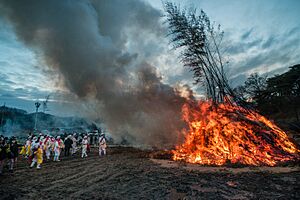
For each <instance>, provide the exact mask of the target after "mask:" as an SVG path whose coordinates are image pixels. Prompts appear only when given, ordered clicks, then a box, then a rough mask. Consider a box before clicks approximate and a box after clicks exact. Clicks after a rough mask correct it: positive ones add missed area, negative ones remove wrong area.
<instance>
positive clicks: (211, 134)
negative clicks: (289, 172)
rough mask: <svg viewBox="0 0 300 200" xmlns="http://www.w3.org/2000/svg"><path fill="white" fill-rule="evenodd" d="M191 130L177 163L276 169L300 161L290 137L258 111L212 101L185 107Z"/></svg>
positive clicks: (178, 150) (179, 149)
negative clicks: (269, 167)
mask: <svg viewBox="0 0 300 200" xmlns="http://www.w3.org/2000/svg"><path fill="white" fill-rule="evenodd" d="M182 113H183V120H184V121H185V122H186V123H187V124H188V127H189V128H188V129H185V130H183V131H184V134H185V135H186V138H185V142H184V144H182V145H180V146H177V147H176V149H175V150H173V159H174V160H183V161H186V162H189V163H197V164H204V165H224V164H226V163H228V162H229V163H233V164H234V163H240V164H246V165H269V166H274V165H276V164H278V163H280V162H286V161H291V160H295V159H299V152H300V150H299V149H298V148H297V147H296V145H295V144H294V143H293V142H291V141H290V140H289V138H288V136H287V134H286V133H285V132H284V131H283V130H281V129H280V128H279V127H277V126H276V125H275V124H273V123H272V122H271V121H269V120H267V119H266V118H265V117H263V116H262V115H260V114H258V113H257V112H254V111H252V112H249V111H247V110H245V109H243V108H242V107H240V106H237V105H232V104H229V103H222V104H219V105H217V106H213V104H212V102H210V101H199V102H198V103H194V104H192V103H190V104H185V105H184V106H183V107H182Z"/></svg>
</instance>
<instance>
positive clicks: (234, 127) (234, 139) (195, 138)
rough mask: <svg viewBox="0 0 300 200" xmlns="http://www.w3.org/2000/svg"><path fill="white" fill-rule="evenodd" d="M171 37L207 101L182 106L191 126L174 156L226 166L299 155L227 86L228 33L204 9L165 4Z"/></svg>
mask: <svg viewBox="0 0 300 200" xmlns="http://www.w3.org/2000/svg"><path fill="white" fill-rule="evenodd" d="M165 10H166V12H167V16H166V17H167V23H168V24H169V36H170V37H171V42H172V43H173V44H174V47H175V48H182V49H183V51H182V54H181V60H182V62H183V64H184V66H187V67H188V68H189V69H190V70H191V71H192V72H193V73H194V79H195V83H200V84H202V85H203V86H204V87H205V89H206V97H207V99H208V100H207V101H199V102H190V103H186V104H185V105H184V106H183V107H182V113H183V120H184V121H185V122H186V123H187V125H188V129H186V130H183V132H184V134H185V135H186V138H185V142H184V144H182V145H180V146H178V147H177V148H176V149H175V150H174V151H173V159H174V160H184V161H186V162H190V163H198V164H208V165H224V164H225V163H227V162H229V163H240V164H247V165H262V164H266V165H270V166H274V165H276V164H277V163H279V162H286V161H291V160H295V159H299V152H300V151H299V150H298V149H297V147H296V145H295V144H294V143H292V142H291V141H290V140H289V138H288V136H287V134H286V133H285V132H284V131H282V130H281V129H280V128H278V127H277V126H276V125H275V124H273V123H272V122H271V121H269V120H267V119H266V118H265V117H263V116H262V115H260V114H258V112H256V111H254V110H253V109H251V108H250V107H249V106H248V105H247V103H246V102H244V101H243V100H242V99H241V98H240V97H239V96H237V95H236V94H235V93H234V92H233V90H232V89H231V87H230V85H229V84H228V81H227V78H226V75H225V73H224V70H223V61H222V55H221V53H220V44H221V42H222V38H223V32H222V31H221V30H220V26H218V27H217V28H215V27H214V26H213V25H212V24H211V23H210V20H209V18H208V16H207V15H206V13H205V12H204V11H202V10H201V11H200V14H199V15H197V12H196V9H193V10H192V9H191V10H190V11H186V10H180V8H179V7H178V6H176V5H174V4H173V3H170V2H166V3H165Z"/></svg>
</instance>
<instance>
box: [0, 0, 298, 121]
mask: <svg viewBox="0 0 300 200" xmlns="http://www.w3.org/2000/svg"><path fill="white" fill-rule="evenodd" d="M1 1H2V0H0V3H1ZM134 1H136V0H134ZM101 2H102V1H99V5H100V6H101ZM122 2H125V4H126V2H131V1H130V0H128V1H125V0H124V1H122ZM143 2H144V3H145V5H146V6H147V7H149V8H151V12H154V11H156V10H157V13H160V14H161V15H163V7H162V1H161V0H147V1H146V0H145V1H143ZM174 2H175V3H179V4H180V6H181V7H182V8H185V7H186V8H189V7H190V6H193V7H196V8H197V9H199V10H200V9H203V10H204V11H205V12H206V13H207V15H208V16H209V17H210V19H211V21H213V22H215V23H216V24H220V25H221V27H222V29H223V30H224V32H225V35H224V43H223V49H222V50H223V51H224V58H225V60H226V61H228V65H227V67H226V73H227V76H228V77H229V82H230V84H231V85H232V86H237V85H239V84H242V83H243V81H245V79H246V78H247V77H248V76H249V74H251V73H255V72H256V73H259V74H261V75H267V76H268V77H271V76H273V75H274V74H280V73H283V72H285V71H287V70H288V67H289V66H292V65H294V64H299V63H300V56H299V53H300V23H299V18H300V12H299V8H300V1H298V0H264V1H262V0H251V1H248V0H194V1H193V0H181V1H175V0H174ZM0 7H1V6H0ZM120 9H122V8H120ZM129 11H130V9H129ZM124 13H125V14H126V12H125V11H124ZM98 15H99V18H100V19H99V21H100V22H101V16H102V15H101V13H100V14H99V13H98ZM103 16H105V17H106V16H108V14H105V15H103ZM109 19H110V18H108V19H106V20H107V21H106V22H105V23H108V24H109V23H110V21H109ZM112 19H113V18H112ZM147 19H148V18H145V20H147ZM133 20H136V19H135V18H133ZM163 21H164V19H163V17H161V19H160V18H158V19H157V24H159V26H158V27H153V33H149V30H151V29H149V27H145V31H144V30H143V22H141V23H139V22H136V21H135V22H133V23H134V24H138V25H136V26H138V30H139V31H140V34H141V35H143V34H145V36H146V37H147V40H143V39H137V40H138V41H139V42H135V39H136V38H138V37H141V36H139V35H136V32H134V31H136V29H134V28H126V27H125V28H123V30H124V31H126V34H127V35H126V37H124V38H125V39H124V38H123V39H124V40H126V42H124V43H122V44H120V45H121V46H122V48H123V46H125V47H124V48H123V50H124V49H126V50H127V51H128V53H130V54H132V55H134V52H138V53H139V55H138V57H139V58H143V60H147V62H148V63H150V64H151V65H153V66H155V67H156V69H157V73H159V75H160V76H161V78H162V81H163V82H164V83H167V84H170V85H173V86H175V85H177V84H181V85H184V84H188V85H190V87H191V88H192V89H194V90H195V91H197V92H198V93H201V91H199V89H198V87H197V86H195V85H193V84H192V82H193V81H192V75H191V74H190V73H189V72H188V70H187V69H185V68H184V67H183V66H182V64H181V63H179V60H178V59H177V56H178V52H176V51H173V50H172V47H171V46H170V45H169V43H168V40H167V38H165V35H166V28H165V27H164V26H165V24H164V23H163ZM100 22H99V23H100ZM114 23H116V22H114ZM145 23H148V22H145ZM151 23H152V22H151ZM129 24H130V23H129ZM128 27H130V25H128ZM103 29H104V32H103V35H105V27H104V28H103ZM109 31H110V30H109ZM114 31H115V32H117V30H114ZM131 32H132V35H130V33H131ZM115 34H116V35H115V37H119V35H118V34H121V33H115ZM121 35H122V34H121ZM110 37H112V38H108V40H107V41H110V40H112V41H114V38H113V37H114V35H113V34H110ZM141 41H142V43H141ZM48 42H51V41H48ZM118 42H120V43H121V42H122V40H118ZM117 45H119V44H116V46H117ZM47 65H48V63H47V62H45V61H44V57H43V56H41V55H40V54H39V53H38V51H37V50H36V48H35V47H34V48H33V47H32V45H28V44H26V42H24V39H22V38H20V36H19V35H18V34H17V33H16V28H15V26H14V24H13V23H11V22H10V21H9V20H7V19H6V17H5V16H2V15H1V14H0V104H1V105H3V104H4V103H5V104H6V105H7V106H11V107H17V108H21V109H25V110H26V111H28V112H34V110H35V107H34V102H35V101H37V100H39V101H43V99H44V98H45V97H46V96H47V95H49V94H50V101H49V104H48V111H47V112H48V113H51V114H55V115H60V116H71V115H79V114H82V107H88V106H89V105H86V104H85V105H82V104H80V105H79V104H78V103H74V102H77V99H78V98H79V97H78V96H80V95H78V94H77V93H75V94H74V92H73V91H72V88H71V89H70V87H69V88H68V87H62V84H61V74H58V73H57V72H56V70H54V69H53V68H51V67H49V68H48V67H47Z"/></svg>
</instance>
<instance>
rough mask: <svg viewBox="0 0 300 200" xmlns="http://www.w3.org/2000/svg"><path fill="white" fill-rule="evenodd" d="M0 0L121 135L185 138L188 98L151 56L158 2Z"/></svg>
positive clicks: (29, 40)
mask: <svg viewBox="0 0 300 200" xmlns="http://www.w3.org/2000/svg"><path fill="white" fill-rule="evenodd" d="M0 2H1V3H0V12H1V15H3V16H4V17H5V18H6V19H8V20H9V21H10V23H12V24H13V27H14V28H15V32H16V34H17V36H18V38H19V39H20V40H21V41H23V42H24V43H25V44H26V45H27V46H29V47H30V48H31V49H33V50H34V51H35V53H36V55H37V56H38V58H40V60H41V62H45V63H46V66H47V67H50V68H51V69H53V70H56V71H57V72H58V73H60V74H61V77H62V78H63V83H64V87H66V88H68V89H69V90H70V91H71V92H72V93H74V94H76V95H77V96H78V97H79V98H81V99H89V100H90V99H92V101H93V102H96V103H95V105H96V107H95V108H94V109H96V110H97V113H99V116H102V118H104V121H105V124H106V125H107V127H108V129H109V131H110V132H111V134H112V135H113V136H114V137H115V139H120V138H122V137H124V136H126V137H127V136H128V138H131V142H132V143H137V144H146V145H152V146H158V147H162V146H167V145H169V144H175V143H176V142H178V139H180V137H178V131H179V130H180V129H181V128H182V127H183V123H182V122H181V119H180V116H181V114H180V112H181V106H182V104H183V103H184V102H185V98H183V97H181V95H180V91H178V90H176V89H174V88H173V87H171V86H169V85H167V84H164V83H162V79H161V77H160V76H159V75H158V73H157V71H156V68H155V67H154V66H151V65H150V64H148V63H147V59H146V57H147V55H149V54H151V52H152V49H151V48H150V49H148V47H149V45H147V44H149V43H151V42H152V41H153V39H155V38H159V36H160V35H162V33H164V30H163V27H161V25H160V23H159V21H160V17H161V13H160V12H159V11H158V10H156V9H154V8H153V7H151V6H150V5H148V4H147V3H145V2H142V1H139V0H132V1H124V0H99V1H96V0H81V1H79V0H78V1H74V0H73V1H71V0H51V1H49V0H27V1H17V0H0ZM149 57H150V56H149ZM187 91H189V90H187ZM188 96H189V97H192V92H191V91H189V94H188Z"/></svg>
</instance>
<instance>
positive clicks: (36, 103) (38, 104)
mask: <svg viewBox="0 0 300 200" xmlns="http://www.w3.org/2000/svg"><path fill="white" fill-rule="evenodd" d="M34 105H35V108H36V109H35V121H34V130H36V125H37V115H38V111H39V107H40V105H41V103H40V102H38V101H37V102H35V103H34Z"/></svg>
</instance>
